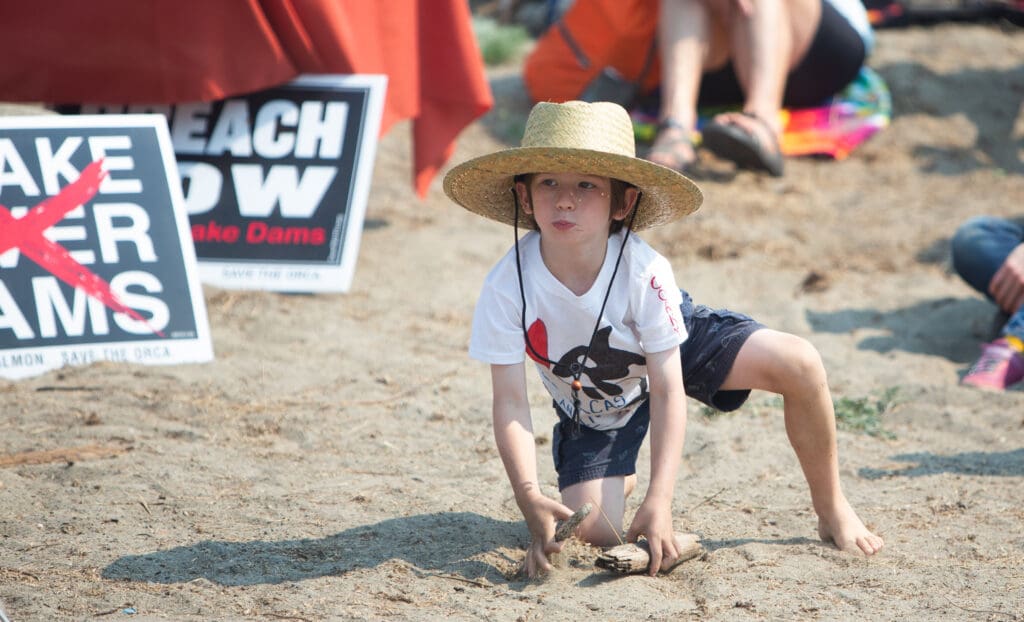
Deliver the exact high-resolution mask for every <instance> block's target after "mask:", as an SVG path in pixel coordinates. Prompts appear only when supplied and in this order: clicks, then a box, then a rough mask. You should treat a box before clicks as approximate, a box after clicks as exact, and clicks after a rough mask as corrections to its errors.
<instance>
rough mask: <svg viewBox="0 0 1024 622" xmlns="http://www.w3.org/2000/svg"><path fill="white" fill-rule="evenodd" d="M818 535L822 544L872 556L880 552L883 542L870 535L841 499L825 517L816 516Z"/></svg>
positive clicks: (847, 503) (846, 502)
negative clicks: (825, 543)
mask: <svg viewBox="0 0 1024 622" xmlns="http://www.w3.org/2000/svg"><path fill="white" fill-rule="evenodd" d="M818 535H819V536H820V537H821V539H822V541H824V542H831V543H833V544H835V545H836V548H838V549H839V550H841V551H845V552H847V553H863V554H864V555H866V556H870V555H874V554H875V553H877V552H879V551H881V550H882V547H884V546H885V542H884V541H883V540H882V538H881V537H879V536H877V535H875V534H874V533H872V532H871V531H870V530H869V529H868V528H867V527H866V526H865V525H864V523H863V522H861V520H860V518H858V516H857V513H856V512H854V511H853V508H852V507H850V503H849V502H848V501H846V499H842V500H841V502H840V504H839V506H838V507H836V508H835V511H834V512H832V513H831V514H830V515H828V516H826V515H825V513H819V515H818Z"/></svg>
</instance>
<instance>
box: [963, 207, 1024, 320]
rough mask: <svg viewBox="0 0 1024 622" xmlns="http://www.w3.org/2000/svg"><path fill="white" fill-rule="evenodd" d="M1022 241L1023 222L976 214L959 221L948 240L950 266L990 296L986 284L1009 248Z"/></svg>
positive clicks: (1023, 233)
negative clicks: (949, 241) (950, 238)
mask: <svg viewBox="0 0 1024 622" xmlns="http://www.w3.org/2000/svg"><path fill="white" fill-rule="evenodd" d="M1021 242H1024V226H1022V225H1021V224H1019V223H1016V222H1013V221H1011V220H1006V219H1004V218H995V217H992V216H978V217H975V218H972V219H970V220H968V221H967V222H965V223H964V224H962V225H961V226H960V228H959V229H957V231H956V234H955V235H954V236H953V240H952V242H951V244H950V247H951V251H952V254H953V268H954V269H956V271H957V274H959V275H960V277H961V278H962V279H963V280H964V281H966V282H967V284H969V285H970V286H971V287H973V288H974V289H976V290H977V291H979V292H980V293H982V294H984V295H985V296H987V297H988V298H989V300H991V299H992V296H991V295H990V294H989V293H988V284H989V281H991V280H992V276H993V275H994V274H995V273H996V271H997V270H999V266H1001V265H1003V262H1004V261H1006V258H1007V256H1009V254H1010V252H1011V251H1012V250H1013V249H1014V248H1016V247H1017V246H1018V245H1019V244H1020V243H1021Z"/></svg>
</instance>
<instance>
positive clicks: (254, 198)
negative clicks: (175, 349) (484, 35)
mask: <svg viewBox="0 0 1024 622" xmlns="http://www.w3.org/2000/svg"><path fill="white" fill-rule="evenodd" d="M386 85H387V78H386V76H383V75H372V76H370V75H352V76H347V75H316V76H303V77H301V78H299V79H297V80H295V81H293V82H290V83H288V84H286V85H283V86H280V87H275V88H273V89H268V90H265V91H259V92H257V93H252V94H248V95H245V96H242V97H233V98H230V99H225V100H221V101H216V102H202V103H188V104H177V105H173V106H141V105H139V106H110V105H107V106H94V105H86V106H81V107H78V108H75V109H68V108H64V109H62V111H64V112H67V111H72V110H78V111H80V112H83V113H108V114H109V113H122V112H127V113H133V112H157V113H161V114H163V115H164V116H165V117H166V118H167V121H168V125H169V126H170V131H171V140H172V143H173V144H174V151H175V154H176V156H177V160H178V168H179V170H180V173H181V178H182V184H183V189H184V195H185V205H186V208H187V211H188V214H189V220H190V222H191V232H192V237H193V240H194V242H195V249H196V255H197V257H198V259H199V264H200V277H201V279H202V280H203V282H204V283H209V284H211V285H216V286H219V287H226V288H247V289H267V290H272V291H289V292H344V291H347V290H348V289H349V287H350V285H351V282H352V278H353V274H354V271H355V263H356V258H357V255H358V251H359V240H360V236H361V234H362V226H363V218H364V214H365V211H366V201H367V197H368V194H369V186H370V180H371V177H372V173H373V162H374V158H375V157H376V148H377V136H378V133H379V131H380V121H381V114H382V111H383V103H384V90H385V88H386Z"/></svg>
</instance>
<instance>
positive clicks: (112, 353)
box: [0, 115, 213, 379]
mask: <svg viewBox="0 0 1024 622" xmlns="http://www.w3.org/2000/svg"><path fill="white" fill-rule="evenodd" d="M177 179H178V171H177V167H176V165H175V160H174V154H173V152H172V148H171V141H170V136H169V134H168V131H167V124H166V122H165V120H164V118H163V117H161V116H159V115H124V116H79V117H61V116H56V115H40V116H27V117H0V376H3V377H6V378H12V379H13V378H21V377H26V376H30V375H34V374H39V373H42V372H44V371H47V370H50V369H54V368H57V367H61V366H63V365H75V364H85V363H91V362H94V361H99V360H110V361H123V362H132V363H157V364H170V363H184V362H202V361H209V360H211V359H212V358H213V349H212V346H211V342H210V331H209V326H208V324H207V317H206V308H205V305H204V303H203V293H202V290H201V287H200V285H199V277H198V271H197V265H196V258H195V253H194V250H193V247H192V241H191V240H190V239H189V229H188V218H187V215H186V213H185V206H184V200H183V197H182V194H181V186H180V184H178V183H177Z"/></svg>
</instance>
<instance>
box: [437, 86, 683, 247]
mask: <svg viewBox="0 0 1024 622" xmlns="http://www.w3.org/2000/svg"><path fill="white" fill-rule="evenodd" d="M564 172H577V173H585V174H588V175H597V176H599V177H611V178H615V179H620V180H622V181H625V182H629V183H631V184H633V185H634V186H636V187H637V188H639V189H640V191H641V192H642V193H643V196H642V197H641V198H640V205H639V207H638V211H637V213H636V218H635V220H634V221H633V230H634V231H640V230H642V229H647V228H650V227H654V226H657V225H661V224H664V223H667V222H670V221H672V220H675V219H676V218H680V217H682V216H685V215H687V214H690V213H692V212H693V211H695V210H696V209H697V208H698V207H700V203H701V201H702V199H703V197H702V195H701V192H700V189H699V188H697V186H696V184H694V183H693V182H692V181H690V180H689V179H688V178H686V177H685V176H684V175H682V174H680V173H678V172H676V171H674V170H672V169H670V168H667V167H664V166H661V165H660V164H655V163H654V162H650V161H648V160H643V159H640V158H638V157H636V143H635V140H634V138H633V123H632V121H631V120H630V118H629V114H628V113H627V112H626V110H625V109H624V108H623V107H622V106H619V105H618V104H613V103H610V102H594V103H586V102H579V101H571V102H566V103H564V104H553V103H547V102H541V103H539V104H537V105H536V106H534V107H533V110H531V111H530V116H529V118H528V119H527V120H526V130H525V131H524V132H523V140H522V143H521V145H520V146H519V147H518V148H514V149H505V150H502V151H497V152H495V153H491V154H488V155H485V156H481V157H479V158H474V159H472V160H468V161H466V162H463V163H462V164H460V165H458V166H456V167H454V168H453V169H451V170H450V171H449V172H448V174H447V175H445V177H444V191H445V194H447V195H448V197H449V198H451V200H453V201H455V202H456V203H458V204H459V205H461V206H462V207H464V208H466V209H468V210H469V211H471V212H473V213H476V214H479V215H481V216H484V217H487V218H491V219H493V220H497V221H498V222H503V223H505V224H509V225H511V224H513V221H514V219H515V205H514V202H513V198H512V187H513V185H514V182H513V178H514V177H515V176H516V175H519V174H522V173H564ZM519 226H520V227H524V228H529V229H536V224H535V223H534V221H533V219H532V218H530V217H529V216H528V215H526V214H523V213H520V215H519Z"/></svg>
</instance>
